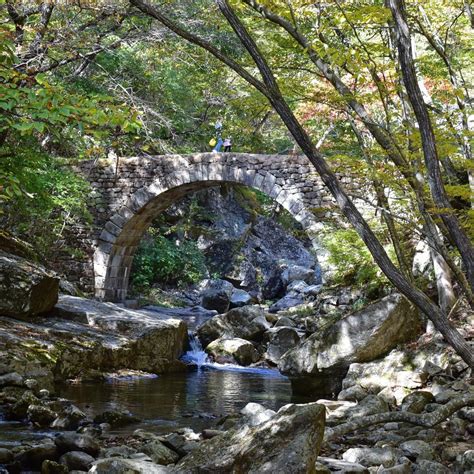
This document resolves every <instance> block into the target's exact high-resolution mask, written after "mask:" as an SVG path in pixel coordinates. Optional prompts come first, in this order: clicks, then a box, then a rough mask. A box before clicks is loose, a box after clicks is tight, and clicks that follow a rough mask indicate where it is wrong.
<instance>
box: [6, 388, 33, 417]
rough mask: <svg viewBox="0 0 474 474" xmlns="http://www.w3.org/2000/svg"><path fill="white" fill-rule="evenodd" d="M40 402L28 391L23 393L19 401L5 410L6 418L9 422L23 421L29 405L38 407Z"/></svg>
mask: <svg viewBox="0 0 474 474" xmlns="http://www.w3.org/2000/svg"><path fill="white" fill-rule="evenodd" d="M39 404H40V400H39V399H38V398H37V397H35V396H34V395H33V393H31V392H30V391H26V392H23V394H22V395H21V397H20V399H19V400H18V401H16V402H15V403H14V404H13V405H12V406H10V407H8V409H7V417H8V418H9V419H10V420H23V419H24V418H26V416H27V413H28V408H29V407H30V406H31V405H39Z"/></svg>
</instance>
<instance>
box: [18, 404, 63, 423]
mask: <svg viewBox="0 0 474 474" xmlns="http://www.w3.org/2000/svg"><path fill="white" fill-rule="evenodd" d="M26 413H27V416H28V420H29V421H31V422H33V423H36V424H37V425H38V426H41V427H46V426H49V425H50V424H51V423H52V422H53V420H54V419H55V418H56V416H57V415H56V413H55V412H54V411H53V410H50V409H49V408H48V407H45V406H42V405H30V406H29V407H28V410H27V412H26Z"/></svg>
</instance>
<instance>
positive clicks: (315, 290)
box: [302, 285, 323, 297]
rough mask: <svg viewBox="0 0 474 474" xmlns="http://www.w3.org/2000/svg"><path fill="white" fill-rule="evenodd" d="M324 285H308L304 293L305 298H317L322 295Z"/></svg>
mask: <svg viewBox="0 0 474 474" xmlns="http://www.w3.org/2000/svg"><path fill="white" fill-rule="evenodd" d="M322 289H323V285H308V286H307V287H306V288H305V289H304V290H303V291H302V293H303V296H305V297H306V296H317V295H319V293H321V290H322Z"/></svg>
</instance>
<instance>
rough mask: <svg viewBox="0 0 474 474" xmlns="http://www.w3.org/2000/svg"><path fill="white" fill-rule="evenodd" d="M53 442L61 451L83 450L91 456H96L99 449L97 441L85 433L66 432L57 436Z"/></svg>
mask: <svg viewBox="0 0 474 474" xmlns="http://www.w3.org/2000/svg"><path fill="white" fill-rule="evenodd" d="M54 442H55V444H56V446H57V447H58V449H59V451H61V452H62V453H66V452H68V451H83V452H84V453H87V454H90V455H91V456H97V455H98V454H99V451H100V445H99V443H98V441H97V440H96V439H94V438H93V437H92V436H90V435H87V434H80V433H74V432H66V433H62V434H60V435H59V436H57V437H56V438H55V439H54Z"/></svg>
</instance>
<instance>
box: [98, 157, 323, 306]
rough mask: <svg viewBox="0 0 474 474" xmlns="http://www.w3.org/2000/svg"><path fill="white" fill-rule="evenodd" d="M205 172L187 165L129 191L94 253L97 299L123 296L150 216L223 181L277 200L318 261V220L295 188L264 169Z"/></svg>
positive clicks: (106, 226)
mask: <svg viewBox="0 0 474 474" xmlns="http://www.w3.org/2000/svg"><path fill="white" fill-rule="evenodd" d="M206 171H207V172H206V173H205V174H204V173H203V171H202V167H199V166H194V167H193V166H190V167H188V168H187V169H181V170H179V171H174V172H172V173H170V174H169V175H167V176H165V177H161V178H157V179H156V180H155V181H154V182H152V184H150V185H149V186H145V187H143V188H141V189H139V190H138V191H136V192H135V193H134V194H132V195H131V196H130V198H129V199H128V200H127V201H126V203H125V205H123V206H121V207H120V209H119V210H118V211H117V212H116V213H115V214H114V215H113V216H112V217H111V218H110V220H109V221H108V222H107V223H106V225H105V227H104V229H103V231H102V233H101V235H100V237H99V241H98V245H97V249H96V251H95V254H94V278H95V282H94V286H95V295H96V297H98V298H100V299H103V300H105V301H122V300H124V299H125V298H126V295H127V288H128V282H129V277H130V270H131V266H132V262H133V257H134V254H135V251H136V249H137V247H138V245H139V243H140V240H141V238H142V236H143V234H144V232H145V231H146V229H147V228H148V227H149V225H150V224H151V222H152V221H153V219H155V218H156V216H157V215H159V214H160V213H161V212H162V211H164V210H165V209H166V208H168V207H169V206H170V205H171V204H173V203H175V202H177V201H179V200H180V199H181V198H183V197H184V196H185V195H186V194H188V193H192V192H194V191H198V190H201V189H204V188H208V187H213V186H219V185H221V184H224V183H230V184H242V185H246V186H249V187H252V188H255V189H258V190H260V191H262V192H264V193H265V194H267V195H268V196H269V197H271V198H273V199H274V200H275V201H277V202H278V203H279V204H280V205H281V206H283V207H284V208H285V209H286V210H287V211H288V212H290V214H292V216H293V217H294V218H295V219H296V220H297V221H298V222H300V223H301V224H302V226H303V228H304V229H305V230H306V231H307V233H308V235H309V237H310V238H311V240H312V242H313V247H314V249H315V250H316V254H317V256H318V260H319V261H320V264H321V263H322V262H321V258H320V255H319V253H320V252H319V251H322V249H321V248H320V247H319V243H318V242H317V239H316V237H315V236H316V232H317V230H318V229H319V228H320V224H318V223H317V221H316V219H315V218H314V215H313V214H312V213H311V212H310V211H309V210H308V209H306V208H305V205H304V204H303V199H302V195H301V194H300V193H299V192H298V190H288V189H286V190H284V189H283V188H282V187H281V186H279V185H278V184H277V183H276V178H275V176H274V175H273V174H272V173H270V172H268V171H258V172H257V171H255V170H244V169H241V168H232V167H225V166H211V167H209V168H208V169H207V170H206ZM323 270H324V269H323Z"/></svg>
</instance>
